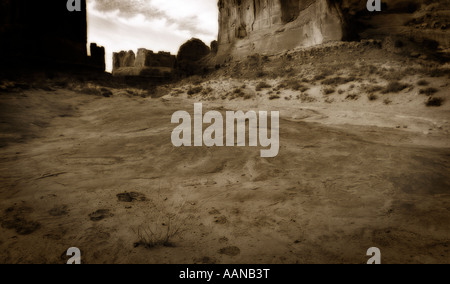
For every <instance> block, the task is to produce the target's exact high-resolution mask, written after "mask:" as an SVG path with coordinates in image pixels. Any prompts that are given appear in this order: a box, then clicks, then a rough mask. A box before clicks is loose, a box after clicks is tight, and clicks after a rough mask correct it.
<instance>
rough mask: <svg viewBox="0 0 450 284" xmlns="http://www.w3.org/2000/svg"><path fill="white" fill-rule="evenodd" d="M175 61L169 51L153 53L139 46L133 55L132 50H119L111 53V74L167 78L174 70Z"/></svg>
mask: <svg viewBox="0 0 450 284" xmlns="http://www.w3.org/2000/svg"><path fill="white" fill-rule="evenodd" d="M176 61H177V59H176V57H175V55H171V54H170V53H169V52H158V53H154V52H153V51H151V50H147V49H145V48H140V49H139V50H138V52H137V55H135V53H134V52H133V51H132V50H130V51H128V52H126V51H121V52H118V53H114V54H113V75H114V76H138V77H151V78H167V79H168V78H171V77H172V75H173V73H174V71H175V67H176V66H175V65H176Z"/></svg>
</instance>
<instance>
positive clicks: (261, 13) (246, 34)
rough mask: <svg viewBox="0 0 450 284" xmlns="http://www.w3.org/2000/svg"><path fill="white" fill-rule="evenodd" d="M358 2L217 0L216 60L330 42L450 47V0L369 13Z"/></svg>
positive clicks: (390, 4) (416, 1)
mask: <svg viewBox="0 0 450 284" xmlns="http://www.w3.org/2000/svg"><path fill="white" fill-rule="evenodd" d="M366 4H367V1H365V0H364V1H359V0H234V1H226V0H219V1H218V8H219V37H218V53H217V56H216V58H215V61H216V62H217V63H223V62H226V61H229V60H232V59H239V58H242V57H246V56H248V55H251V54H254V53H265V54H273V53H278V52H283V51H286V50H290V49H294V48H298V47H309V46H314V45H318V44H321V43H325V42H327V41H341V40H359V39H371V38H374V39H382V40H383V39H386V38H387V37H404V38H409V39H413V40H415V41H417V42H419V43H422V42H424V43H427V42H429V41H433V42H436V45H437V46H439V47H440V49H441V50H446V49H447V50H448V49H449V48H450V36H449V33H448V31H447V27H448V24H449V18H450V10H449V8H450V1H449V0H440V1H428V0H410V1H406V0H391V1H383V2H382V12H373V13H370V12H368V11H367V8H366Z"/></svg>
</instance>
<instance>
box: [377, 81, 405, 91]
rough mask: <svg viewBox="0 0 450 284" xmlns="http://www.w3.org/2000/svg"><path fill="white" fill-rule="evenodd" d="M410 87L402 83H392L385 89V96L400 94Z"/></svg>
mask: <svg viewBox="0 0 450 284" xmlns="http://www.w3.org/2000/svg"><path fill="white" fill-rule="evenodd" d="M408 87H410V85H408V84H404V83H400V82H398V81H391V82H389V84H388V85H387V86H386V87H385V88H384V90H383V94H389V93H399V92H401V91H403V90H404V89H406V88H408Z"/></svg>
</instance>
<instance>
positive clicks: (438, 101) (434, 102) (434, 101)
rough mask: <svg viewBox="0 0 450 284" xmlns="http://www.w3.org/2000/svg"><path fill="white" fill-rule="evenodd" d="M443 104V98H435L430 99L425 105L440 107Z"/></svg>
mask: <svg viewBox="0 0 450 284" xmlns="http://www.w3.org/2000/svg"><path fill="white" fill-rule="evenodd" d="M443 102H444V99H443V98H436V97H434V98H429V99H428V101H427V102H426V103H425V104H426V106H428V107H440V106H441V105H442V103H443Z"/></svg>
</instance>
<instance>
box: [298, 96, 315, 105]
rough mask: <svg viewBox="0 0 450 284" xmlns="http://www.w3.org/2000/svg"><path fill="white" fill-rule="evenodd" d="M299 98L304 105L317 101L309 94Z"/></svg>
mask: <svg viewBox="0 0 450 284" xmlns="http://www.w3.org/2000/svg"><path fill="white" fill-rule="evenodd" d="M297 98H299V99H300V100H301V102H302V103H313V102H315V101H316V99H315V98H313V97H311V96H310V95H309V94H301V95H299V96H298V97H297Z"/></svg>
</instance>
